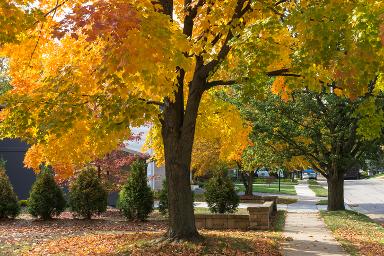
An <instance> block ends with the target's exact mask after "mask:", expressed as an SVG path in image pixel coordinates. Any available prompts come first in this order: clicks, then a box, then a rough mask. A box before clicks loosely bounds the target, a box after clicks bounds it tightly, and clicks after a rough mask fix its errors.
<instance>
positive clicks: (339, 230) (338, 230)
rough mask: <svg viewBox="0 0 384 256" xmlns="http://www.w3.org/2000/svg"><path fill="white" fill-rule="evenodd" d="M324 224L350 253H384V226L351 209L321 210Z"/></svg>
mask: <svg viewBox="0 0 384 256" xmlns="http://www.w3.org/2000/svg"><path fill="white" fill-rule="evenodd" d="M321 216H322V217H323V219H324V221H325V224H326V225H327V226H328V227H329V228H330V230H331V231H332V232H333V234H334V236H335V237H336V239H337V240H338V241H339V242H340V243H341V244H342V246H343V247H344V249H345V250H346V251H347V252H348V253H349V254H351V255H353V256H354V255H356V256H357V255H372V256H374V255H384V228H383V227H382V226H381V225H380V224H377V223H376V222H373V221H372V220H371V219H370V218H368V217H367V216H365V215H363V214H359V213H356V212H353V211H336V212H325V211H322V212H321Z"/></svg>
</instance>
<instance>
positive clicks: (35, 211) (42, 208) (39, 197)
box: [27, 167, 66, 220]
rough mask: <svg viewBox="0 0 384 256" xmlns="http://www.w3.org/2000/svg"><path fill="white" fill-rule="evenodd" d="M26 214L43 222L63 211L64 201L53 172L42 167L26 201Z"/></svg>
mask: <svg viewBox="0 0 384 256" xmlns="http://www.w3.org/2000/svg"><path fill="white" fill-rule="evenodd" d="M27 204H28V212H29V213H30V214H31V215H32V216H34V217H38V218H41V219H43V220H47V219H51V218H52V216H58V215H60V213H62V212H63V211H64V210H65V205H66V202H65V199H64V195H63V192H62V191H61V189H60V187H59V186H58V185H57V184H56V182H55V179H54V177H53V172H52V171H51V170H50V169H48V168H47V167H44V168H43V169H42V170H41V172H40V174H39V175H38V176H37V179H36V181H35V183H34V184H33V186H32V190H31V193H30V195H29V199H28V203H27Z"/></svg>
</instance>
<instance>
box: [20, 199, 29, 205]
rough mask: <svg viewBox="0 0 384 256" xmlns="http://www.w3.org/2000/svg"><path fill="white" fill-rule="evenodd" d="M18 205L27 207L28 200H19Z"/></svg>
mask: <svg viewBox="0 0 384 256" xmlns="http://www.w3.org/2000/svg"><path fill="white" fill-rule="evenodd" d="M19 206H20V207H28V200H20V201H19Z"/></svg>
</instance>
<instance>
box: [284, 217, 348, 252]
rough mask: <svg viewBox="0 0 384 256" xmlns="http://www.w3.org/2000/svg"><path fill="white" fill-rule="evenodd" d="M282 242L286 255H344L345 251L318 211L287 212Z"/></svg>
mask: <svg viewBox="0 0 384 256" xmlns="http://www.w3.org/2000/svg"><path fill="white" fill-rule="evenodd" d="M284 236H285V237H286V239H287V241H286V242H285V243H284V244H283V248H284V249H283V255H286V256H299V255H300V256H307V255H308V256H309V255H319V256H320V255H321V256H323V255H324V256H328V255H334V256H336V255H337V256H344V255H348V254H347V253H345V251H344V250H343V248H342V247H341V246H340V244H339V243H338V242H337V241H336V239H335V238H334V237H333V235H332V233H331V232H330V231H329V230H328V228H327V227H326V226H325V224H324V222H323V220H322V219H321V218H320V216H319V213H308V212H305V213H293V212H290V213H288V216H287V219H286V224H285V229H284Z"/></svg>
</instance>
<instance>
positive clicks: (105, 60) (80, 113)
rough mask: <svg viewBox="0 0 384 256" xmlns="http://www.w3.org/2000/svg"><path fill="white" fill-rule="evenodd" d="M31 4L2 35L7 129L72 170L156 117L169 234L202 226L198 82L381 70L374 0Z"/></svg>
mask: <svg viewBox="0 0 384 256" xmlns="http://www.w3.org/2000/svg"><path fill="white" fill-rule="evenodd" d="M3 2H4V0H3ZM5 3H10V1H7V0H5ZM23 4H28V2H21V3H20V5H21V6H22V5H23ZM36 5H38V6H36ZM13 7H15V8H17V6H13ZM31 8H32V7H31ZM33 8H36V9H38V10H39V12H40V13H41V19H37V20H36V21H34V22H33V23H31V22H30V23H29V24H28V25H31V24H33V26H31V28H30V29H28V28H29V26H21V27H20V29H17V30H15V32H14V35H16V36H13V37H11V38H12V39H9V40H8V39H6V40H4V42H2V43H6V44H5V45H3V46H2V49H1V55H2V56H5V57H7V58H9V60H10V61H9V76H10V77H11V78H12V81H11V85H12V86H13V89H12V90H10V91H9V92H8V93H6V94H5V96H4V97H3V98H2V101H3V102H5V103H6V106H7V107H6V109H5V110H4V111H3V112H2V118H3V121H2V123H1V131H2V136H3V137H4V136H6V137H21V138H24V139H26V140H27V141H28V142H29V143H31V144H33V146H32V147H31V149H30V151H29V153H28V154H29V156H30V157H29V159H36V160H35V161H36V162H45V163H46V164H50V165H52V166H53V167H54V168H55V169H56V170H57V172H58V173H60V174H65V175H71V173H72V171H71V170H73V169H74V167H76V166H79V165H81V164H82V163H84V162H90V161H92V160H93V159H94V158H95V157H97V156H102V155H104V154H106V153H107V152H109V151H111V150H112V149H114V148H115V147H116V146H117V145H118V144H119V143H121V141H122V140H123V139H124V138H127V137H129V135H130V129H129V128H130V127H132V126H138V125H141V124H143V123H144V122H147V121H154V120H157V119H158V120H159V122H160V124H161V135H162V139H163V145H164V158H165V168H166V176H167V181H168V190H169V191H168V195H169V232H168V237H170V238H173V239H193V238H196V237H198V232H197V230H196V227H195V222H194V213H193V205H192V195H191V191H190V181H189V175H190V167H191V158H192V147H193V141H194V136H195V128H196V120H197V116H198V113H199V106H200V102H201V99H202V96H203V94H204V92H206V91H208V90H210V89H212V88H214V87H216V86H222V85H225V86H228V85H233V84H241V85H242V91H243V92H244V93H247V94H249V95H254V94H256V93H257V92H259V91H260V90H262V88H263V87H262V86H261V85H263V83H264V82H265V81H267V80H268V79H269V78H270V77H271V76H280V77H282V76H284V77H287V80H285V81H284V80H283V79H281V78H280V79H278V80H277V81H278V83H277V84H278V85H279V88H281V89H284V90H286V89H285V87H286V86H288V85H290V86H296V87H297V86H300V87H301V86H303V85H304V86H311V87H317V86H318V85H319V84H322V83H331V82H334V81H337V83H338V85H339V86H338V87H339V88H340V91H342V93H345V94H348V95H351V96H354V95H356V94H359V93H361V92H362V90H363V89H361V88H366V87H365V86H361V85H362V84H364V85H366V84H367V82H369V81H370V80H371V79H373V78H374V77H375V76H376V75H377V73H378V72H379V71H380V70H382V54H383V51H382V44H381V42H380V39H379V38H380V26H381V24H382V16H380V14H381V13H382V12H381V11H382V8H383V3H381V1H369V0H365V1H362V0H361V1H356V2H351V1H341V0H340V1H332V2H329V1H316V2H313V1H300V2H297V1H285V0H282V1H279V0H276V1H270V0H267V1H254V0H228V1H222V0H184V1H182V0H159V1H153V0H152V1H151V0H126V1H120V0H109V1H107V0H98V1H92V2H89V1H82V0H74V1H66V0H63V1H57V0H55V1H53V0H44V1H39V2H38V3H35V2H34V6H33ZM20 9H21V10H24V11H22V12H24V13H26V12H25V10H28V8H19V10H18V11H20ZM0 15H2V16H4V15H3V12H1V13H0ZM20 17H22V15H21V16H20ZM4 28H6V27H5V26H3V25H1V26H0V32H1V31H4ZM16 39H17V40H16ZM351 77H352V78H353V79H351ZM206 114H210V113H206ZM211 114H213V113H211ZM33 156H36V157H33Z"/></svg>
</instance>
